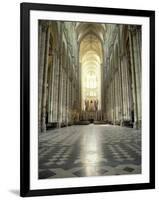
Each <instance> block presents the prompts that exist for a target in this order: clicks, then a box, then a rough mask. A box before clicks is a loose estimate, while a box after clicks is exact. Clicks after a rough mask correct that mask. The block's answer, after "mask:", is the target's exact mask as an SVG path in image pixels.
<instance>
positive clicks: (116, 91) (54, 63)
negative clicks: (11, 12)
mask: <svg viewBox="0 0 159 200" xmlns="http://www.w3.org/2000/svg"><path fill="white" fill-rule="evenodd" d="M38 28H39V30H38V59H39V60H38V131H39V151H38V153H39V178H40V179H45V178H64V177H83V176H106V175H123V174H139V173H141V127H142V115H141V113H142V112H141V107H142V105H141V103H142V102H141V92H142V90H141V77H142V76H141V72H142V70H141V33H142V29H141V26H139V25H128V24H127V25H126V24H125V25H124V24H102V23H95V22H94V23H93V22H92V23H90V22H64V21H48V20H39V24H38Z"/></svg>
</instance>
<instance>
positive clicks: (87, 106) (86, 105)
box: [85, 100, 89, 111]
mask: <svg viewBox="0 0 159 200" xmlns="http://www.w3.org/2000/svg"><path fill="white" fill-rule="evenodd" d="M88 109H89V101H88V100H85V111H88Z"/></svg>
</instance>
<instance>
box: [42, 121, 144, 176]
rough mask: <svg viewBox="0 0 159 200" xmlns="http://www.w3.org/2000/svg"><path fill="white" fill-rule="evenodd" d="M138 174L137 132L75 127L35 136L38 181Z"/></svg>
mask: <svg viewBox="0 0 159 200" xmlns="http://www.w3.org/2000/svg"><path fill="white" fill-rule="evenodd" d="M138 173H141V131H140V130H135V129H132V128H126V127H120V126H112V125H93V124H91V125H83V126H82V125H75V126H70V127H65V128H61V129H55V130H52V131H48V132H47V133H44V134H41V135H40V136H39V178H41V179H45V178H64V177H83V176H106V175H120V174H138Z"/></svg>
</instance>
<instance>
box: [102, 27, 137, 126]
mask: <svg viewBox="0 0 159 200" xmlns="http://www.w3.org/2000/svg"><path fill="white" fill-rule="evenodd" d="M113 36H114V38H113V39H112V38H111V40H113V43H112V44H111V46H109V47H108V51H107V52H108V55H107V62H106V73H107V76H106V78H105V86H106V89H105V115H106V120H107V122H108V123H111V124H117V125H125V126H130V127H134V128H141V27H140V26H131V25H129V26H126V25H120V26H118V28H114V32H113Z"/></svg>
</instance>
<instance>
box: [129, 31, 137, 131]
mask: <svg viewBox="0 0 159 200" xmlns="http://www.w3.org/2000/svg"><path fill="white" fill-rule="evenodd" d="M132 34H133V33H132V28H131V27H129V45H130V59H131V72H132V90H133V104H134V128H137V123H138V103H137V91H136V76H135V62H134V47H133V35H132Z"/></svg>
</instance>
